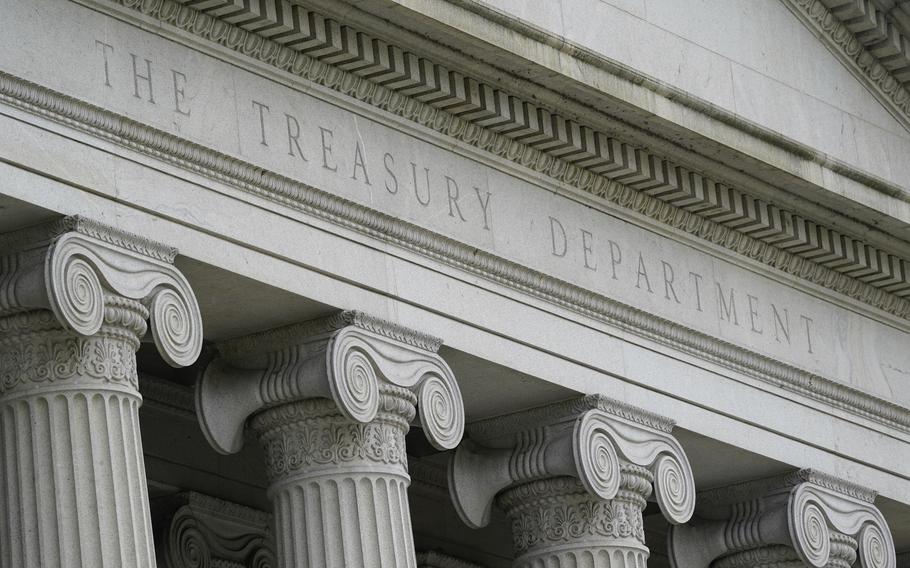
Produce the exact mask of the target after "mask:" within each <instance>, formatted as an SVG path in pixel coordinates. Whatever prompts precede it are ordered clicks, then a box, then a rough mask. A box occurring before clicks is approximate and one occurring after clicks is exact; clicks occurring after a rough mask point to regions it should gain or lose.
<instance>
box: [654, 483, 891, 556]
mask: <svg viewBox="0 0 910 568" xmlns="http://www.w3.org/2000/svg"><path fill="white" fill-rule="evenodd" d="M874 500H875V492H873V491H870V490H868V489H865V488H863V487H860V486H858V485H855V484H852V483H849V482H847V481H843V480H840V479H837V478H834V477H831V476H829V475H826V474H823V473H820V472H816V471H812V470H800V471H796V472H794V473H791V474H787V475H783V476H778V477H773V478H769V479H762V480H758V481H752V482H748V483H743V484H738V485H734V486H730V487H724V488H720V489H714V490H711V491H707V492H703V493H700V494H699V496H698V511H699V516H698V518H697V519H695V520H693V521H692V522H691V523H689V524H687V525H683V526H677V527H672V528H671V531H670V536H669V553H670V562H671V564H672V565H673V566H674V567H678V568H708V567H709V566H711V567H713V568H765V567H767V568H806V567H814V568H823V567H827V568H850V567H851V566H854V565H855V563H856V559H857V557H859V560H860V565H861V566H863V568H895V566H896V565H897V560H896V558H895V552H894V542H893V540H892V537H891V532H890V530H889V529H888V524H887V523H886V522H885V519H884V517H882V514H881V513H880V512H879V510H878V509H877V508H876V507H875V506H874V505H873V502H874Z"/></svg>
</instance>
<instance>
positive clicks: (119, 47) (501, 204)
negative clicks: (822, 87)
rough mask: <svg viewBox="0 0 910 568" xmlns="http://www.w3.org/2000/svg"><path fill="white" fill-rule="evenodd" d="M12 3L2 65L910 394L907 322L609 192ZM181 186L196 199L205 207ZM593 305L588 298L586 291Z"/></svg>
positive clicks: (782, 355) (233, 153)
mask: <svg viewBox="0 0 910 568" xmlns="http://www.w3.org/2000/svg"><path fill="white" fill-rule="evenodd" d="M26 6H27V7H26ZM10 9H11V10H12V12H11V17H10V18H8V19H6V20H4V21H5V22H15V25H9V26H6V27H4V28H3V29H4V33H5V34H7V36H6V37H7V38H8V39H7V41H6V43H5V45H6V46H7V50H6V52H4V54H3V55H0V69H2V70H3V71H4V72H5V73H9V74H11V75H14V76H17V77H21V78H23V79H25V80H27V81H32V82H34V83H37V84H39V85H42V86H44V87H47V88H49V89H53V90H56V91H58V92H60V93H62V94H64V95H68V96H72V97H74V98H76V99H78V100H81V101H84V102H85V103H88V104H91V105H96V106H99V107H102V108H104V109H107V110H110V111H112V112H114V113H118V114H121V115H123V116H125V117H128V118H130V119H133V120H136V121H138V122H141V123H143V124H146V125H148V126H149V127H151V128H154V129H157V130H160V131H163V132H167V133H169V134H173V135H176V136H179V137H181V138H183V139H185V140H187V141H189V142H191V143H195V144H199V145H201V146H204V147H206V148H208V149H211V150H212V151H214V152H217V153H219V154H222V155H225V156H228V157H230V158H236V159H237V160H239V161H240V162H242V164H243V165H244V166H243V167H244V168H247V167H248V166H252V167H253V168H258V169H261V170H262V171H263V172H271V173H274V174H278V175H281V176H285V177H288V178H291V179H294V180H296V181H297V182H299V183H301V184H304V185H306V186H310V187H313V188H318V189H319V190H320V191H323V192H326V193H328V194H332V195H334V196H337V197H340V198H342V199H344V200H347V201H349V202H353V203H357V204H359V205H362V206H366V207H368V208H370V209H372V210H374V211H378V212H380V213H383V214H386V215H389V216H390V217H393V218H395V219H399V220H401V221H405V222H407V223H410V224H412V225H414V226H416V227H420V228H422V229H426V230H428V231H431V232H432V233H435V234H436V235H440V236H442V237H445V238H448V239H452V240H453V241H456V242H459V243H462V244H463V245H466V246H467V247H470V248H471V249H474V250H476V251H477V254H478V255H482V254H487V253H488V254H492V255H495V256H496V257H498V258H500V259H503V260H505V261H507V263H514V264H515V265H520V266H523V267H526V268H528V269H531V270H533V271H537V272H539V273H543V274H547V275H549V276H551V277H552V278H553V279H555V280H552V281H549V280H548V281H546V282H544V283H543V284H545V286H542V287H540V288H539V289H540V290H542V291H545V290H546V289H547V286H551V285H553V286H559V287H560V289H561V291H560V293H561V294H562V293H569V291H567V290H570V288H566V289H565V290H562V287H564V286H566V285H570V286H577V287H578V288H581V289H584V290H587V291H589V292H593V293H594V294H595V295H599V296H601V297H604V298H608V299H610V300H613V301H615V302H617V303H618V304H621V305H624V306H629V307H631V308H633V311H632V312H628V314H626V312H622V310H624V309H625V308H623V307H621V306H617V305H614V304H610V305H609V306H606V308H608V309H606V311H605V312H604V313H607V312H610V313H612V312H615V313H620V312H622V313H623V314H625V315H623V318H622V321H627V319H626V315H628V316H629V319H628V321H633V320H634V319H635V318H637V317H638V315H637V313H636V312H635V311H634V310H638V311H640V312H642V313H647V314H650V315H652V316H656V319H655V318H648V320H647V323H648V325H650V326H652V327H653V326H657V327H656V328H655V329H658V328H660V326H661V325H662V324H661V322H662V321H666V322H673V323H674V324H678V325H681V326H684V327H685V328H689V329H691V330H694V331H695V332H698V333H702V334H705V335H708V336H713V337H717V338H720V339H722V340H723V341H725V342H728V343H730V344H733V345H737V346H741V347H745V348H748V349H750V350H753V351H756V352H758V353H761V354H763V355H766V356H769V357H771V358H773V359H776V360H778V361H781V362H785V363H788V364H791V365H794V366H797V367H800V368H803V369H806V370H808V371H811V372H814V373H817V374H821V375H823V376H825V377H828V378H831V379H834V380H837V381H840V382H842V383H845V384H850V385H854V386H857V387H860V388H862V389H863V390H866V391H868V392H870V393H874V394H877V395H879V396H884V397H887V398H890V399H894V400H900V401H910V387H908V386H906V385H905V382H901V381H900V380H899V379H898V380H895V379H894V377H898V376H899V375H900V374H901V372H902V371H901V370H905V369H908V368H910V352H908V351H907V350H906V349H903V346H905V345H906V342H907V337H908V333H907V329H906V327H905V326H904V325H902V324H901V323H900V322H894V321H891V320H888V319H882V318H877V317H874V316H873V315H870V314H868V313H866V312H865V311H864V310H863V309H858V308H857V307H856V306H855V304H854V303H853V302H851V301H849V300H847V299H844V298H839V297H836V296H828V295H825V296H823V297H822V296H819V294H817V293H816V291H815V290H816V289H815V287H814V286H813V285H811V284H807V283H805V282H796V281H793V280H791V279H789V278H787V277H784V276H779V275H777V274H775V273H773V272H768V271H767V270H766V268H765V267H763V266H760V265H759V264H757V263H753V262H751V261H749V260H748V259H745V258H739V257H737V258H733V257H731V256H730V255H729V253H728V252H727V251H725V250H722V249H719V248H715V247H713V246H711V245H710V244H705V243H701V242H691V241H689V240H687V239H686V240H681V239H680V238H678V237H677V236H676V235H675V234H674V233H673V232H671V231H670V230H668V229H667V228H666V227H663V226H658V225H653V226H652V225H651V224H650V221H648V220H647V219H644V220H642V222H640V223H639V222H635V221H627V220H625V219H626V217H625V215H614V214H613V212H612V209H611V208H610V205H608V204H603V203H588V202H580V201H579V200H575V199H573V198H572V196H571V195H567V192H571V191H572V190H571V189H570V188H567V187H565V186H562V185H560V184H558V183H554V181H553V179H552V178H550V177H549V176H543V175H540V174H537V173H535V172H533V171H531V170H525V169H522V168H518V167H517V166H515V164H513V163H512V162H510V161H503V160H500V159H498V158H496V157H494V156H492V155H491V154H489V153H487V152H482V151H479V150H477V149H476V148H475V147H474V146H473V145H470V144H467V143H463V142H460V141H458V140H457V139H455V138H451V139H450V138H442V137H439V136H437V135H435V134H432V133H428V132H427V131H426V129H424V127H422V126H420V125H419V124H418V123H417V122H410V121H401V120H397V119H387V117H386V116H385V115H384V111H382V110H380V109H377V108H374V107H370V106H367V105H366V104H363V103H360V102H357V101H355V100H353V99H348V98H345V97H341V98H339V95H338V94H337V93H336V92H334V91H328V90H323V87H321V86H319V85H317V84H311V83H307V82H305V81H301V80H300V79H297V78H293V77H291V76H289V75H283V74H281V73H277V74H272V75H269V73H271V72H270V71H263V70H261V69H260V70H256V69H254V68H252V67H250V68H244V66H240V65H236V64H232V63H229V62H227V61H223V60H221V59H218V58H217V57H214V56H211V55H209V54H208V53H204V52H202V51H200V50H196V49H194V48H193V47H192V46H189V45H185V44H182V43H179V42H177V41H171V40H168V39H166V38H165V37H162V36H161V35H157V34H155V33H149V32H148V31H146V30H143V29H139V28H137V27H134V26H132V25H130V24H128V23H126V22H123V21H119V20H116V19H113V18H111V17H109V16H106V15H104V14H102V13H100V12H99V11H96V10H89V9H86V8H85V7H83V6H80V5H78V4H74V3H64V4H59V3H55V2H51V1H50V0H34V1H33V2H29V3H28V4H27V5H26V4H21V5H20V4H17V3H13V4H12V5H11V7H10ZM35 10H39V11H45V12H47V13H53V14H54V17H63V14H65V17H66V19H67V21H68V22H71V25H70V27H69V28H68V29H69V30H70V32H69V33H68V35H67V37H66V38H63V41H64V43H65V44H66V49H63V50H61V49H59V45H60V44H61V38H60V37H59V36H58V35H57V34H55V33H53V31H52V30H48V29H46V28H44V27H41V26H39V25H38V24H37V23H36V22H38V21H39V20H37V19H35V18H34V17H33V16H32V15H30V14H31V12H34V11H35ZM48 49H55V50H56V51H58V52H59V54H60V58H59V60H57V61H55V63H54V65H47V64H43V63H40V62H38V61H37V60H36V59H35V58H34V57H33V55H31V54H34V53H43V52H46V51H47V50H48ZM86 62H89V63H90V66H89V67H88V68H86V67H85V64H86ZM78 69H86V71H85V72H77V71H75V70H78ZM187 198H188V200H187V202H186V203H185V204H182V205H185V206H186V207H187V208H192V207H196V206H200V207H203V206H204V204H197V203H195V202H192V201H191V200H190V196H187ZM149 199H150V202H151V201H153V200H154V198H153V197H149ZM180 214H181V215H183V214H184V213H183V212H181V213H180ZM381 219H382V218H381V217H378V218H377V223H378V224H377V226H378V227H380V229H381V227H382V226H383V223H384V222H385V221H382V222H380V221H381ZM219 222H220V221H219ZM424 236H425V237H426V238H430V239H433V241H434V247H435V246H437V245H438V243H437V242H436V241H437V239H436V238H435V237H431V236H430V235H422V238H423V237H424ZM439 242H443V241H439ZM458 249H459V252H458V254H462V251H463V249H462V247H458ZM434 250H435V248H434ZM497 262H498V261H497ZM496 270H497V272H496V274H497V275H498V277H500V278H501V279H502V281H503V282H508V281H510V280H514V281H515V282H517V283H518V284H519V285H523V283H524V282H525V279H526V278H527V277H528V273H527V272H525V271H524V270H520V271H517V272H516V273H515V274H511V272H510V269H509V268H508V265H507V264H506V265H503V267H502V268H501V269H500V268H496ZM516 270H517V269H516ZM391 276H392V277H393V278H394V277H397V276H396V275H394V274H392V275H391ZM533 289H535V290H537V289H538V288H537V287H533ZM571 293H573V294H574V291H573V292H571ZM596 301H597V296H592V295H580V296H579V305H586V303H588V302H595V303H596ZM598 311H600V310H599V308H598ZM649 329H650V328H649ZM693 337H695V338H697V336H693Z"/></svg>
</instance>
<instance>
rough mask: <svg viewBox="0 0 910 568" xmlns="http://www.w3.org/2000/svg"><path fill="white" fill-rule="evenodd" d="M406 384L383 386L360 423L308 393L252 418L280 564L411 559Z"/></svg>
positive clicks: (410, 409)
mask: <svg viewBox="0 0 910 568" xmlns="http://www.w3.org/2000/svg"><path fill="white" fill-rule="evenodd" d="M416 402H417V399H416V397H415V396H414V395H413V394H412V393H411V392H410V391H408V390H407V389H403V388H400V387H395V386H391V385H382V386H380V401H379V411H378V413H377V415H376V418H375V419H373V420H372V421H371V422H368V423H366V424H363V423H360V422H355V421H353V420H351V419H350V418H347V417H345V416H344V415H343V414H342V413H341V412H340V411H339V410H338V408H337V406H336V405H335V403H334V402H332V401H330V400H327V399H320V398H311V399H304V400H300V401H295V402H292V403H288V404H283V405H280V406H276V407H273V408H270V409H267V410H264V411H262V412H260V413H259V414H257V415H256V416H254V417H253V419H252V420H251V422H250V424H251V426H252V428H253V429H254V430H255V431H256V432H257V434H258V436H259V441H260V444H261V446H262V448H263V450H264V451H265V454H266V464H267V472H268V476H269V482H270V483H269V490H268V493H269V497H270V499H271V501H272V504H273V509H274V514H275V538H276V542H277V552H278V559H279V566H281V567H282V568H343V567H352V566H357V567H360V566H363V567H377V568H378V567H383V568H386V567H387V568H404V567H414V566H415V565H416V561H415V556H414V541H413V535H412V531H411V518H410V511H409V509H408V494H407V488H408V485H409V484H410V478H409V477H408V473H407V453H406V451H405V434H407V431H408V428H409V423H410V421H411V419H413V418H414V416H415V415H416V409H415V404H416Z"/></svg>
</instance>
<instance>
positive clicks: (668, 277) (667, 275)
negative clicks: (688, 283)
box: [660, 260, 682, 304]
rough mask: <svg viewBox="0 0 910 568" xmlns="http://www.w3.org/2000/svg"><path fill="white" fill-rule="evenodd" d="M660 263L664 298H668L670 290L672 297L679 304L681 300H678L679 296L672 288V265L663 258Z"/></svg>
mask: <svg viewBox="0 0 910 568" xmlns="http://www.w3.org/2000/svg"><path fill="white" fill-rule="evenodd" d="M660 263H661V264H662V265H663V266H664V298H666V299H668V300H669V299H670V293H671V292H672V293H673V299H674V300H676V303H677V304H681V303H682V302H680V301H679V296H677V295H676V290H675V289H674V288H673V279H674V278H675V276H674V275H673V267H672V266H670V263H668V262H666V261H663V260H662V261H660Z"/></svg>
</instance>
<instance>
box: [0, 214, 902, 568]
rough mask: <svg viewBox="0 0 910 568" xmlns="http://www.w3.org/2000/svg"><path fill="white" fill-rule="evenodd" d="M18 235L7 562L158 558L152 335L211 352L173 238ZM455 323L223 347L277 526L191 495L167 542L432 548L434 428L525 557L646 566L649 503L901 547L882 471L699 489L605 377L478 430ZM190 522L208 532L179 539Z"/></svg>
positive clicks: (747, 562) (313, 562) (340, 324)
mask: <svg viewBox="0 0 910 568" xmlns="http://www.w3.org/2000/svg"><path fill="white" fill-rule="evenodd" d="M0 251H3V254H4V256H3V257H0V456H2V463H0V568H13V567H15V568H22V567H28V568H31V567H42V568H56V567H63V566H67V567H86V568H89V567H91V568H108V567H110V568H113V567H133V566H135V567H148V568H153V567H155V566H156V565H157V564H156V562H157V560H156V553H155V547H154V542H153V538H152V534H151V528H150V515H149V505H148V491H147V488H146V482H145V467H144V463H143V452H142V443H141V438H140V433H139V425H138V408H139V405H140V404H141V398H140V396H139V393H138V377H137V371H136V359H135V352H136V350H137V348H138V346H139V344H140V341H141V340H142V339H143V338H144V337H145V336H146V334H147V331H148V330H149V329H150V331H151V337H152V338H153V340H154V342H155V344H156V346H157V348H158V350H159V352H160V354H161V355H162V357H163V358H164V359H165V360H166V361H167V362H168V363H170V364H172V365H174V366H186V365H189V364H192V363H193V362H194V361H195V360H196V358H197V356H198V355H199V353H200V350H201V345H202V320H201V316H200V313H199V308H198V305H197V303H196V300H195V297H194V296H193V292H192V290H191V289H190V286H189V284H188V283H187V281H186V279H185V278H184V277H183V276H182V275H181V274H180V273H179V271H178V270H177V269H176V268H175V267H174V265H173V260H174V257H175V254H176V253H175V251H174V250H173V249H168V248H167V247H164V246H161V245H158V244H156V243H152V242H150V241H148V240H145V239H142V238H139V237H136V236H134V235H130V234H127V233H124V232H121V231H116V230H113V229H111V228H108V227H104V226H101V225H99V224H97V223H93V222H90V221H87V220H85V219H80V218H67V219H63V220H61V221H58V222H55V223H52V224H49V225H45V226H41V227H37V228H32V229H28V230H25V231H19V232H16V233H12V234H7V235H2V236H0ZM440 344H441V341H440V340H439V339H437V338H434V337H431V336H428V335H426V334H423V333H420V332H417V331H414V330H410V329H407V328H405V327H402V326H400V325H397V324H394V323H391V322H387V321H383V320H380V319H377V318H374V317H371V316H369V315H367V314H363V313H360V312H352V311H347V312H340V313H336V314H333V315H331V316H328V317H325V318H321V319H317V320H312V321H308V322H304V323H301V324H297V325H291V326H287V327H283V328H280V329H275V330H270V331H266V332H262V333H257V334H254V335H250V336H246V337H241V338H237V339H233V340H230V341H226V342H223V343H221V344H219V345H217V353H216V356H215V357H214V359H213V360H212V361H210V362H209V363H208V365H207V366H206V367H205V370H204V372H203V373H202V374H201V376H200V378H199V379H198V380H197V384H196V412H197V416H198V419H199V423H200V425H201V427H202V430H203V432H204V434H205V436H206V438H207V439H208V441H209V443H210V444H211V445H212V447H214V448H215V449H216V450H217V451H219V452H222V453H234V452H237V451H239V450H240V449H241V447H242V446H243V444H244V443H245V440H246V438H247V434H248V433H249V434H250V435H252V436H253V437H255V439H256V441H257V442H258V444H259V445H260V446H261V448H262V450H263V454H264V456H265V464H264V467H265V471H266V473H267V478H268V484H269V485H268V497H269V499H270V501H271V503H272V509H273V510H272V513H273V514H272V516H271V519H272V521H271V523H272V527H271V529H265V528H262V529H257V531H254V534H253V536H248V537H244V538H246V540H244V542H246V543H247V544H245V545H244V546H243V547H240V548H238V547H237V546H233V545H231V544H229V543H228V544H225V541H224V539H223V538H222V539H221V540H218V538H220V537H218V538H216V537H217V535H215V536H213V534H214V533H212V531H209V532H208V533H207V532H205V530H204V529H202V528H200V526H201V525H200V524H199V522H198V521H197V520H196V517H193V516H192V515H190V513H193V515H195V514H197V513H198V511H199V510H201V509H199V507H201V505H198V503H197V504H196V508H195V509H194V508H193V504H192V503H188V504H186V506H185V507H184V508H183V509H181V511H189V512H188V513H186V515H190V516H188V517H186V519H184V520H185V522H182V523H181V524H180V525H179V526H180V527H181V529H180V531H179V532H178V533H177V534H176V536H173V537H169V538H170V540H168V544H167V545H166V546H165V553H164V555H165V558H164V561H165V563H166V564H167V565H169V566H171V568H179V567H180V566H183V565H192V566H201V567H205V566H214V565H215V564H214V563H213V561H212V560H211V557H210V556H206V554H205V553H204V552H200V551H203V550H209V549H211V548H212V547H215V549H217V550H227V551H228V552H222V554H227V555H228V556H230V554H234V556H231V559H228V560H224V562H228V561H230V562H235V563H238V562H239V563H240V564H242V565H245V566H255V567H256V568H265V567H266V566H271V565H273V564H277V566H279V567H282V568H343V567H349V568H358V567H376V568H415V567H416V565H417V559H416V555H415V552H414V543H413V536H412V527H411V519H410V513H409V506H408V491H407V490H408V486H409V483H410V478H409V476H408V469H407V448H406V442H405V440H406V435H407V434H408V432H409V430H410V429H411V428H419V429H420V430H421V431H422V432H423V434H424V435H425V436H426V438H427V439H428V440H429V442H430V443H431V444H432V445H433V446H434V447H435V448H437V449H438V450H440V451H446V450H453V451H452V452H450V454H451V456H450V462H449V469H448V486H449V491H450V495H451V499H452V502H453V503H454V506H455V508H456V510H457V512H458V514H459V516H460V517H461V518H462V520H463V521H464V522H465V523H466V524H468V525H469V526H471V527H475V528H478V527H482V526H484V525H486V524H487V523H488V522H489V520H490V516H491V511H492V509H493V507H498V508H499V509H501V510H502V511H504V512H505V514H506V515H507V516H508V518H509V520H510V522H511V525H512V533H513V539H514V540H513V543H514V552H515V560H514V564H513V565H514V566H515V567H516V568H538V567H539V568H562V567H575V568H581V567H589V568H626V567H628V568H632V567H634V568H645V567H646V566H647V562H648V557H649V554H650V551H649V548H648V546H647V543H646V539H645V529H644V522H643V512H644V510H645V508H646V507H648V504H649V503H652V502H653V503H655V506H657V507H659V509H660V511H661V512H662V514H663V516H664V518H665V519H666V520H667V522H668V523H669V524H670V525H671V530H670V537H669V556H670V560H671V563H672V565H673V566H675V567H677V568H708V567H709V566H711V567H734V566H736V567H752V568H758V567H769V568H770V567H772V566H776V567H785V566H786V567H804V566H810V567H815V568H822V567H844V568H848V567H851V566H854V565H855V564H856V562H857V560H858V561H859V563H860V565H861V566H863V567H864V568H895V566H896V560H895V553H894V544H893V541H892V537H891V533H890V531H889V529H888V526H887V524H886V523H885V520H884V518H883V517H882V515H881V513H880V512H879V511H878V509H877V508H876V507H875V506H874V504H873V501H874V498H875V494H874V493H873V492H870V491H868V490H866V489H863V488H861V487H858V486H855V485H853V484H850V483H847V482H844V481H842V480H838V479H835V478H832V477H830V476H826V475H824V474H821V473H818V472H813V471H809V470H801V471H798V472H795V473H791V474H788V475H785V476H781V477H778V478H773V479H764V480H761V481H758V482H750V483H745V484H741V485H737V486H735V487H727V488H723V489H717V490H712V491H707V492H701V493H700V494H698V495H696V488H695V480H694V476H693V473H692V468H691V466H690V464H689V461H688V459H687V457H686V455H685V452H684V451H683V449H682V447H681V446H680V444H679V443H678V442H677V440H676V439H675V437H674V436H673V427H674V424H673V422H672V421H670V420H668V419H666V418H663V417H660V416H657V415H655V414H652V413H650V412H647V411H645V410H642V409H638V408H634V407H631V406H629V405H626V404H623V403H621V402H618V401H615V400H612V399H609V398H607V397H604V396H586V397H580V398H577V399H573V400H569V401H564V402H560V403H556V404H551V405H548V406H545V407H541V408H536V409H532V410H527V411H523V412H518V413H514V414H510V415H506V416H502V417H497V418H494V419H490V420H485V421H480V422H475V423H473V424H471V425H470V426H469V427H468V428H467V436H464V434H465V431H466V427H465V419H464V404H463V401H462V397H461V393H460V391H459V388H458V384H457V381H456V378H455V376H454V374H453V372H452V370H451V369H450V368H449V366H448V365H447V363H446V362H445V360H444V359H443V358H442V357H441V356H440V355H439V353H438V350H439V348H440ZM463 437H464V438H465V439H464V440H463V439H462V438H463ZM696 501H697V502H698V512H697V514H696V511H695V509H696ZM187 507H188V508H187ZM203 509H204V507H203ZM203 516H204V515H203ZM191 517H192V518H191ZM209 533H211V534H209ZM206 535H207V536H206ZM237 538H240V537H239V536H237ZM175 539H176V540H175ZM181 539H184V540H181ZM241 540H242V539H241ZM172 541H173V542H172ZM184 541H185V542H186V543H195V544H193V548H192V549H191V550H194V551H197V552H193V553H191V554H189V556H186V555H184V556H181V555H180V553H181V551H182V550H183V548H182V545H181V544H179V543H183V542H184ZM272 541H273V542H274V549H273V548H272V546H271V545H270V544H266V543H267V542H272ZM174 542H177V543H178V544H176V545H175V544H174ZM213 543H215V544H213ZM235 544H236V543H235ZM203 545H204V546H203ZM247 545H248V546H247ZM230 551H233V552H230ZM225 558H227V557H225ZM181 559H182V560H181ZM187 559H189V560H187ZM181 562H182V564H181ZM219 562H222V561H219ZM219 565H220V564H219Z"/></svg>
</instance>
